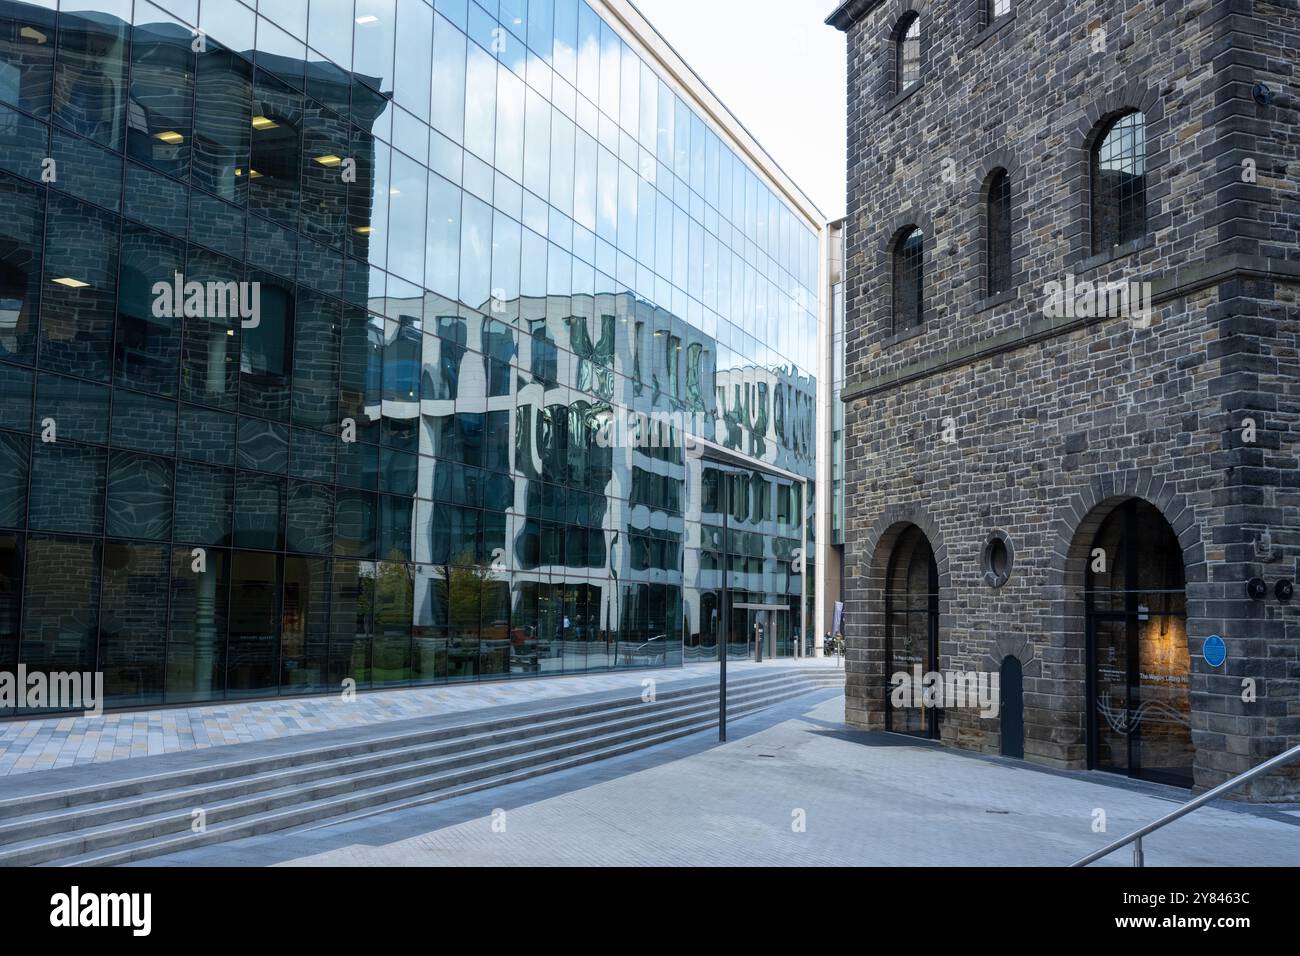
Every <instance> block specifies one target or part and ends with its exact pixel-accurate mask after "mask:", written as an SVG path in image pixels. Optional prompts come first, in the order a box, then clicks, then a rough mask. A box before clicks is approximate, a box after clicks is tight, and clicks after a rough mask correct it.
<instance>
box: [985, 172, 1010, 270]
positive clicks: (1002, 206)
mask: <svg viewBox="0 0 1300 956" xmlns="http://www.w3.org/2000/svg"><path fill="white" fill-rule="evenodd" d="M985 228H986V229H987V230H988V235H987V246H986V249H985V252H986V254H987V256H988V294H989V295H997V294H998V293H999V292H1006V291H1007V290H1008V289H1010V288H1011V177H1010V176H1009V175H1008V174H1007V171H1006V170H1005V169H999V170H997V171H995V172H994V173H993V175H992V177H991V178H990V179H989V189H988V199H987V204H986V207H985Z"/></svg>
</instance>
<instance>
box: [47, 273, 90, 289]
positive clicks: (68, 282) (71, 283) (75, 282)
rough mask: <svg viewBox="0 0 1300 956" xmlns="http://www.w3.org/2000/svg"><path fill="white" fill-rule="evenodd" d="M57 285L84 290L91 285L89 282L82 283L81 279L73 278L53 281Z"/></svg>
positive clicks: (67, 277) (60, 278) (64, 277)
mask: <svg viewBox="0 0 1300 956" xmlns="http://www.w3.org/2000/svg"><path fill="white" fill-rule="evenodd" d="M51 281H52V282H54V284H55V285H65V286H67V287H68V288H69V289H84V288H86V286H88V285H90V283H89V282H82V281H81V280H80V279H74V278H72V276H61V277H59V278H58V279H53V280H51Z"/></svg>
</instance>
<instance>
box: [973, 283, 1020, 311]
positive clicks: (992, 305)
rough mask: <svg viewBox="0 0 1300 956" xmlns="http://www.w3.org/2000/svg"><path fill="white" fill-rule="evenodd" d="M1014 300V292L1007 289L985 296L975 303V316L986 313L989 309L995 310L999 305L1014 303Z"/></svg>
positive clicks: (1012, 289)
mask: <svg viewBox="0 0 1300 956" xmlns="http://www.w3.org/2000/svg"><path fill="white" fill-rule="evenodd" d="M1015 299H1016V290H1015V289H1014V288H1011V289H1007V290H1006V291H1005V292H998V293H996V294H994V295H989V296H985V297H984V298H983V299H980V300H979V301H978V302H976V303H975V314H976V315H979V314H980V313H982V312H987V311H989V309H996V308H997V307H998V306H1000V305H1006V304H1007V303H1008V302H1014V301H1015Z"/></svg>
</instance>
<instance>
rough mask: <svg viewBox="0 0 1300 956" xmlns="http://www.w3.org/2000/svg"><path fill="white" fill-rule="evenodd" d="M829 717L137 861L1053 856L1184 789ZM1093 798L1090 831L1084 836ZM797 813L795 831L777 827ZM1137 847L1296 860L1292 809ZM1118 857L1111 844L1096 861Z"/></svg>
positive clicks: (474, 862) (806, 702)
mask: <svg viewBox="0 0 1300 956" xmlns="http://www.w3.org/2000/svg"><path fill="white" fill-rule="evenodd" d="M843 715H844V697H843V694H842V693H841V692H839V691H836V690H833V689H832V690H822V691H818V692H816V693H814V694H809V695H807V696H805V697H800V698H798V699H796V700H792V701H789V702H787V703H784V704H781V705H778V706H776V707H773V708H771V709H769V710H765V711H762V712H760V713H758V714H754V715H751V716H748V717H745V718H742V719H741V720H738V721H735V722H734V723H733V724H732V731H731V734H730V740H729V741H728V743H726V744H722V745H719V744H717V740H716V735H715V733H714V732H713V731H708V732H704V733H700V734H695V735H692V736H691V737H687V738H683V739H681V740H679V741H675V742H673V743H670V744H665V745H663V746H660V747H655V748H651V749H648V750H644V751H639V752H637V753H634V754H630V755H627V756H624V757H618V758H613V759H610V760H605V761H601V762H600V763H597V764H593V765H590V766H588V767H581V768H576V769H573V770H567V771H562V772H559V773H555V774H550V775H547V776H545V777H541V778H537V779H535V780H531V781H525V782H522V783H519V784H512V785H510V786H507V787H499V788H496V789H494V790H490V791H486V792H483V793H477V794H470V795H467V796H464V797H460V798H457V799H454V800H449V801H446V802H443V803H436V804H430V805H427V806H423V807H414V808H411V809H407V810H398V811H390V812H387V813H381V814H378V815H375V816H370V817H367V818H364V819H358V820H352V821H347V822H335V823H327V824H315V825H313V826H311V827H308V828H301V829H297V830H285V831H282V832H279V833H272V834H265V835H263V836H259V837H253V838H249V839H246V840H239V841H235V842H231V843H226V844H220V845H217V846H212V847H205V848H203V849H199V850H193V851H188V852H185V853H181V854H175V855H172V856H169V857H163V858H160V859H157V860H150V861H146V862H145V864H144V865H164V866H168V865H169V866H195V865H199V866H205V865H211V866H264V865H272V864H282V865H303V866H377V865H392V866H428V865H439V866H444V865H447V866H456V865H465V866H487V865H492V866H496V865H527V866H548V865H578V866H583V865H619V866H701V865H723V866H764V865H786V866H788V865H818V866H826V865H866V866H903V865H910V866H966V865H970V866H1003V865H1034V866H1064V865H1066V864H1068V863H1070V862H1072V861H1073V860H1075V859H1078V858H1079V857H1082V856H1084V855H1086V854H1087V853H1089V852H1091V851H1092V850H1095V849H1097V848H1099V847H1101V846H1103V845H1105V844H1106V843H1108V842H1110V841H1112V840H1114V839H1116V838H1118V837H1119V836H1121V835H1123V834H1125V833H1127V832H1130V831H1131V830H1133V829H1136V828H1137V827H1139V826H1141V825H1143V824H1145V823H1149V822H1150V821H1151V820H1154V819H1156V818H1157V817H1159V816H1161V815H1162V814H1164V813H1167V812H1168V811H1169V810H1170V809H1172V808H1173V807H1174V806H1176V805H1177V804H1178V803H1181V802H1183V801H1185V800H1187V799H1188V793H1187V791H1184V790H1179V789H1176V788H1173V787H1164V786H1159V785H1155V784H1146V783H1140V782H1135V781H1129V780H1127V779H1125V778H1121V777H1117V776H1114V775H1111V774H1104V773H1099V772H1092V773H1089V772H1072V771H1055V770H1046V769H1042V768H1038V767H1035V766H1033V765H1031V764H1026V763H1024V762H1023V761H1015V760H1010V759H1008V758H1002V757H991V756H982V755H976V754H970V753H967V752H962V751H956V750H951V749H947V748H943V747H940V746H938V745H935V744H932V743H927V742H924V741H916V740H912V739H909V738H904V737H899V736H896V735H889V734H880V733H867V732H863V731H857V730H847V729H846V728H845V727H844V723H843ZM1097 809H1102V810H1105V812H1106V816H1107V832H1106V833H1095V832H1093V829H1092V821H1093V819H1094V811H1095V810H1097ZM499 810H504V811H505V816H504V818H502V817H500V816H499V815H498V814H496V811H499ZM796 810H802V811H804V812H805V814H806V823H807V826H806V830H805V831H804V832H795V831H794V829H793V828H792V823H793V821H794V817H793V816H792V814H793V813H794V812H795V811H796ZM500 819H504V821H505V830H504V832H500V828H499V826H498V827H496V828H494V826H493V822H494V820H500ZM1145 842H1146V853H1147V865H1148V866H1170V865H1187V866H1225V865H1246V866H1250V865H1268V866H1295V865H1297V864H1300V807H1297V806H1294V805H1280V806H1272V807H1260V806H1252V805H1246V804H1239V803H1233V802H1221V803H1216V804H1214V805H1212V806H1208V807H1204V808H1202V809H1200V810H1197V811H1196V812H1195V813H1193V814H1191V815H1190V816H1188V817H1187V818H1185V819H1183V820H1180V821H1178V822H1177V823H1174V824H1172V825H1171V826H1169V827H1167V828H1166V829H1164V830H1162V831H1161V832H1159V833H1158V834H1156V835H1155V836H1153V837H1150V838H1148V839H1147V841H1145ZM1130 862H1131V857H1130V855H1129V854H1128V853H1127V852H1121V853H1118V854H1116V855H1115V856H1113V857H1111V858H1109V859H1108V860H1106V861H1103V863H1102V864H1098V865H1114V866H1127V865H1129V863H1130Z"/></svg>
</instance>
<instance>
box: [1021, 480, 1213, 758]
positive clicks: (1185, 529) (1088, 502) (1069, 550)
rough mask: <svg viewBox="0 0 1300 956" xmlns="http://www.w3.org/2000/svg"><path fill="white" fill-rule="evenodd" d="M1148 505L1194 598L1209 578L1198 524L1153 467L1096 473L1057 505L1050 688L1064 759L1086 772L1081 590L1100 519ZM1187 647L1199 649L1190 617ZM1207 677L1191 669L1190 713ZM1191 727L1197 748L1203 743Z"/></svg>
mask: <svg viewBox="0 0 1300 956" xmlns="http://www.w3.org/2000/svg"><path fill="white" fill-rule="evenodd" d="M1133 498H1136V499H1139V500H1141V501H1145V502H1147V503H1148V504H1151V505H1152V506H1154V507H1155V508H1156V510H1157V511H1159V512H1160V514H1161V515H1163V516H1164V518H1165V520H1166V521H1167V522H1168V523H1169V526H1170V528H1172V529H1173V532H1174V534H1175V536H1176V537H1177V538H1178V544H1179V546H1180V547H1181V549H1182V555H1183V571H1184V576H1185V581H1186V589H1187V599H1188V601H1189V602H1191V601H1192V600H1194V599H1195V598H1196V597H1197V596H1198V593H1199V592H1200V591H1201V590H1203V588H1204V586H1205V583H1206V581H1207V578H1208V575H1207V570H1206V563H1205V549H1204V546H1203V544H1202V542H1201V529H1200V526H1199V524H1198V523H1197V521H1196V515H1195V510H1194V509H1193V508H1192V506H1191V505H1190V504H1188V502H1187V500H1186V498H1184V497H1183V496H1182V495H1180V494H1178V493H1177V491H1175V489H1174V487H1173V486H1172V485H1171V484H1168V483H1166V482H1165V481H1164V480H1163V479H1162V478H1160V477H1158V476H1154V475H1152V474H1151V472H1150V470H1149V469H1141V470H1130V471H1124V472H1119V473H1116V474H1112V475H1106V476H1103V477H1097V478H1093V479H1092V481H1091V482H1090V483H1088V484H1087V485H1085V486H1083V487H1082V488H1080V489H1079V490H1078V492H1077V493H1075V494H1074V495H1073V496H1072V497H1071V498H1070V499H1069V501H1067V502H1066V503H1065V504H1063V505H1062V506H1061V507H1060V508H1058V509H1057V513H1056V518H1055V521H1054V523H1053V528H1052V532H1051V535H1050V540H1051V541H1052V542H1053V543H1052V549H1051V554H1050V559H1049V562H1048V567H1047V580H1046V585H1045V588H1046V595H1045V596H1046V598H1047V600H1048V601H1049V603H1050V605H1051V609H1052V610H1051V614H1050V616H1049V617H1048V627H1047V633H1046V635H1045V637H1046V638H1047V639H1048V640H1049V641H1050V642H1051V643H1052V644H1053V645H1055V644H1057V642H1059V643H1060V647H1061V663H1059V664H1056V665H1055V666H1054V667H1053V668H1052V669H1051V676H1050V678H1049V679H1048V680H1047V684H1048V692H1050V693H1051V694H1052V695H1053V696H1054V697H1057V698H1059V700H1060V703H1059V704H1058V705H1057V706H1058V709H1059V712H1058V713H1057V714H1055V715H1054V720H1055V722H1056V724H1057V726H1061V725H1062V722H1065V724H1066V726H1068V728H1069V730H1070V735H1069V740H1068V742H1065V743H1064V747H1065V750H1066V763H1067V765H1069V766H1072V767H1077V768H1079V769H1082V768H1084V767H1086V766H1087V747H1088V706H1089V703H1088V699H1087V682H1088V674H1087V634H1086V620H1085V611H1086V607H1085V601H1084V588H1085V584H1086V571H1087V564H1088V558H1089V554H1090V550H1091V547H1092V542H1093V540H1094V538H1095V537H1096V535H1097V532H1098V530H1100V528H1101V525H1102V523H1103V522H1104V521H1105V520H1106V518H1107V517H1109V516H1110V514H1111V513H1112V512H1113V511H1114V510H1115V509H1116V508H1117V507H1119V506H1120V505H1121V504H1123V503H1124V502H1125V501H1128V500H1130V499H1133ZM1188 624H1189V627H1188V641H1189V644H1190V645H1196V646H1192V647H1189V652H1191V653H1193V654H1194V653H1195V652H1196V651H1198V649H1199V640H1198V639H1195V638H1193V636H1192V627H1191V625H1192V621H1191V619H1190V618H1189V621H1188ZM1205 680H1206V678H1205V675H1198V674H1197V673H1196V669H1195V668H1194V667H1193V668H1192V673H1191V675H1190V681H1191V687H1190V695H1191V705H1192V710H1193V712H1195V711H1196V710H1199V709H1203V708H1204V701H1201V700H1199V699H1198V698H1200V697H1201V695H1202V694H1203V693H1204V690H1205ZM1197 736H1198V734H1197V732H1196V731H1195V730H1194V731H1193V738H1192V739H1193V745H1195V746H1196V747H1197V752H1198V753H1199V752H1200V750H1201V748H1200V746H1199V743H1200V742H1199V741H1198V740H1197Z"/></svg>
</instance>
